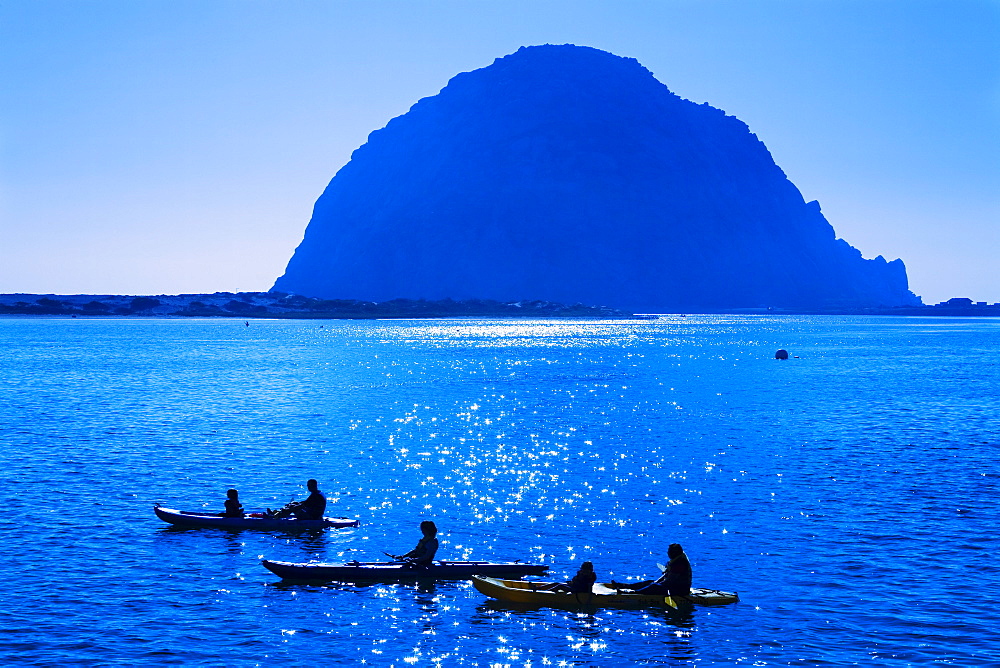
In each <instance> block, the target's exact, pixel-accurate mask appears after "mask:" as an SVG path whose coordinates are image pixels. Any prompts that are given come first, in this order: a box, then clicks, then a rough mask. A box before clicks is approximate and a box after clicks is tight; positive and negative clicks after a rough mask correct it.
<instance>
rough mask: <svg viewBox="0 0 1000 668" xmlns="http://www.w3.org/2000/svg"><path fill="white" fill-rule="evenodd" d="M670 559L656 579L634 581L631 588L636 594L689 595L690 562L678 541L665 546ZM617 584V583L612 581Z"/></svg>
mask: <svg viewBox="0 0 1000 668" xmlns="http://www.w3.org/2000/svg"><path fill="white" fill-rule="evenodd" d="M667 556H668V557H670V561H669V562H668V563H667V567H666V568H664V569H663V575H661V576H660V577H659V578H657V579H656V580H646V581H644V582H636V583H635V584H633V585H631V589H633V590H635V593H636V594H655V595H657V596H660V595H662V596H690V595H691V562H690V561H688V558H687V555H686V554H684V548H683V547H681V546H680V543H671V545H670V547H668V548H667ZM614 584H617V583H614Z"/></svg>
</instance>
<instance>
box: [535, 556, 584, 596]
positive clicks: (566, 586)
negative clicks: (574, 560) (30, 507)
mask: <svg viewBox="0 0 1000 668" xmlns="http://www.w3.org/2000/svg"><path fill="white" fill-rule="evenodd" d="M595 582H597V573H595V572H594V564H593V563H592V562H589V561H585V562H583V563H582V564H580V569H579V570H578V571H577V572H576V575H574V576H573V579H572V580H570V581H569V582H566V583H562V582H557V583H556V584H553V585H549V586H547V587H539V588H538V589H539V590H546V589H547V590H549V591H557V592H563V593H567V594H592V593H593V592H594V583H595Z"/></svg>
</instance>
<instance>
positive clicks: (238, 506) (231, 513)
mask: <svg viewBox="0 0 1000 668" xmlns="http://www.w3.org/2000/svg"><path fill="white" fill-rule="evenodd" d="M225 506H226V512H224V513H222V517H243V504H242V503H240V493H239V492H237V491H236V490H235V489H231V490H229V491H227V492H226V504H225Z"/></svg>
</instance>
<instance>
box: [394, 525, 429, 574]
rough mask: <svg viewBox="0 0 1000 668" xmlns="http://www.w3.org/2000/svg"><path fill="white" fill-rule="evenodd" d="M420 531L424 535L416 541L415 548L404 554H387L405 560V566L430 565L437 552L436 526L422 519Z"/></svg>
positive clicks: (418, 566)
mask: <svg viewBox="0 0 1000 668" xmlns="http://www.w3.org/2000/svg"><path fill="white" fill-rule="evenodd" d="M420 531H421V532H422V533H423V534H424V535H423V536H422V537H421V538H420V540H419V541H417V546H416V547H415V548H413V549H412V550H410V551H409V552H407V553H406V554H401V555H399V556H397V555H394V554H390V555H389V556H390V557H392V558H393V559H395V560H397V561H403V562H405V567H406V568H426V567H427V566H430V565H431V563H433V562H434V555H435V554H437V549H438V539H437V531H438V530H437V526H436V525H435V524H434V522H431V521H430V520H424V521H423V522H421V523H420Z"/></svg>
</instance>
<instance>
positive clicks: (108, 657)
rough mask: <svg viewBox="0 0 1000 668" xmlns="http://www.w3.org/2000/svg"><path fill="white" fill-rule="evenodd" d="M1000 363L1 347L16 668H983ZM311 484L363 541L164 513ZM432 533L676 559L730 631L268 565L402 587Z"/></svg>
mask: <svg viewBox="0 0 1000 668" xmlns="http://www.w3.org/2000/svg"><path fill="white" fill-rule="evenodd" d="M320 324H322V325H323V327H322V328H321V327H320V326H319V325H320ZM236 325H238V326H236ZM998 344H1000V326H998V325H997V323H995V322H994V321H990V320H985V319H984V320H972V319H936V320H930V319H928V320H920V319H916V318H829V317H823V318H809V317H743V316H689V317H686V318H680V317H670V318H664V319H662V320H658V321H636V322H565V321H504V322H500V321H471V320H456V321H420V322H407V321H384V322H380V321H357V322H351V321H341V322H324V323H314V322H305V321H259V322H255V323H254V326H253V327H249V328H247V327H244V326H243V324H242V321H240V322H235V321H234V322H228V321H223V320H205V321H199V320H142V319H122V320H114V319H92V320H88V319H75V320H61V319H27V318H23V319H18V318H8V319H0V371H2V373H0V392H2V396H3V397H4V402H2V403H0V436H2V438H3V442H4V444H5V451H6V452H7V453H8V456H7V458H6V459H5V461H4V467H3V472H2V473H0V475H2V476H3V478H2V482H3V485H2V486H0V490H3V491H2V492H0V501H2V503H3V506H2V507H3V508H4V509H5V512H4V513H0V530H2V531H3V532H4V545H5V548H6V550H5V553H6V554H10V555H13V557H12V559H13V560H14V564H15V566H16V568H17V569H18V571H19V572H24V573H30V577H25V578H15V579H14V580H12V581H10V582H8V585H7V587H6V589H5V592H4V605H3V606H2V609H0V622H2V628H4V629H5V633H4V634H2V635H0V657H4V658H11V657H17V658H18V660H20V661H25V662H43V663H56V662H67V663H102V662H122V663H130V662H137V663H142V662H176V663H181V662H183V663H189V662H190V663H195V662H218V661H219V660H220V657H226V658H225V659H224V660H225V661H227V662H230V663H233V664H239V665H242V664H257V663H267V664H277V663H292V664H322V665H335V664H338V663H344V664H350V665H353V664H357V663H359V662H364V663H369V664H373V665H435V664H437V665H445V664H465V665H485V664H499V665H532V666H538V665H560V662H562V665H613V664H619V663H632V664H639V665H675V664H681V663H694V662H699V663H705V664H733V663H794V662H827V663H834V664H839V663H861V664H864V663H870V662H874V661H883V660H885V661H894V662H899V663H904V664H905V663H929V662H934V661H939V662H951V663H955V664H960V665H968V664H979V663H983V662H987V661H990V660H994V659H995V654H994V652H995V644H996V643H995V641H996V636H995V631H994V629H995V628H997V627H998V626H1000V615H998V613H997V612H996V610H995V607H994V605H993V603H992V599H991V598H990V597H989V596H968V595H967V594H968V591H970V590H972V591H978V592H988V591H996V590H997V589H998V588H1000V570H998V569H997V568H996V567H995V566H994V564H993V561H994V559H993V557H992V549H991V547H992V545H993V544H994V542H995V518H996V517H997V516H998V514H1000V513H998V511H1000V501H998V499H1000V494H998V492H1000V485H998V483H1000V474H998V472H997V467H996V463H995V454H996V448H997V445H998V442H997V437H996V434H997V433H1000V410H998V409H1000V405H998V399H997V397H1000V378H998V376H1000V367H998V366H997V365H995V364H991V363H990V362H989V360H991V359H992V357H993V354H994V352H995V351H996V350H997V349H1000V345H998ZM778 348H784V349H787V350H788V351H789V352H790V353H791V355H793V356H797V357H798V359H790V360H787V361H776V360H774V359H773V356H774V351H775V350H777V349H778ZM310 477H315V478H317V479H318V480H319V481H320V488H321V489H322V490H323V491H324V492H325V493H326V494H327V496H328V497H329V500H330V504H329V508H328V514H331V515H343V516H349V517H357V518H358V519H360V520H361V526H360V527H358V528H356V529H345V530H325V531H318V532H307V533H303V534H284V533H275V532H259V531H220V530H215V529H176V528H168V527H164V526H162V525H160V524H158V521H157V520H156V519H155V517H153V514H152V512H151V508H152V505H153V504H154V503H156V502H161V503H164V504H166V505H170V506H171V507H183V508H187V509H190V510H196V509H198V508H200V507H204V508H212V509H214V508H217V507H220V506H221V500H222V499H223V498H224V495H225V490H226V489H228V488H230V487H236V488H238V489H239V490H240V498H241V500H242V501H243V503H244V505H245V506H246V507H247V509H248V510H259V509H263V508H266V507H278V506H280V505H283V504H284V503H285V502H286V501H287V500H288V499H289V498H290V497H295V498H302V497H304V495H305V489H304V482H305V480H306V479H307V478H310ZM422 519H433V520H434V521H435V522H436V523H437V525H438V527H439V529H440V534H439V538H440V541H441V548H440V552H439V554H440V556H442V557H444V558H448V559H454V560H459V559H484V560H498V561H499V560H504V561H506V560H513V559H521V560H523V561H543V562H545V563H548V564H550V565H551V567H552V568H551V572H550V575H549V576H546V578H544V579H547V580H565V579H568V578H569V577H570V576H571V575H572V574H573V573H574V572H575V571H576V569H577V567H578V566H579V563H580V562H581V561H583V560H590V561H593V562H594V564H595V568H596V570H597V572H598V577H599V578H600V579H602V580H607V579H612V578H613V579H616V580H620V581H634V580H640V579H646V578H649V577H652V576H655V575H656V574H657V572H658V569H657V566H656V564H657V563H658V562H664V561H665V559H666V547H667V545H668V544H669V543H671V542H680V543H682V544H683V545H684V547H685V549H686V551H687V553H688V555H689V556H690V558H691V560H692V562H693V567H694V573H695V585H696V586H707V587H714V588H720V589H725V590H730V591H739V592H740V595H741V599H742V602H740V603H738V604H735V605H730V606H722V607H719V608H696V609H694V610H689V611H685V612H679V611H673V610H659V609H647V610H597V611H573V610H558V609H549V608H541V609H522V608H517V607H513V606H505V605H502V604H499V603H495V602H493V603H491V602H488V601H486V600H484V598H483V597H482V595H480V594H479V593H478V592H476V591H475V589H474V588H473V587H472V585H471V583H469V582H463V581H459V582H439V583H426V582H416V583H407V584H400V585H396V584H391V583H368V584H347V583H340V584H338V583H318V584H317V583H312V584H303V583H298V584H296V583H282V582H280V581H278V580H277V578H276V577H275V576H273V575H272V574H271V573H269V572H268V571H266V570H265V569H264V568H263V567H262V566H261V565H260V563H259V561H260V559H261V558H268V559H277V560H286V561H347V560H350V559H358V560H364V561H378V560H382V559H384V556H383V552H394V553H398V552H401V551H405V550H407V549H409V548H410V547H412V545H413V544H414V543H415V542H416V539H417V538H419V535H420V532H419V528H418V526H419V523H420V521H421V520H422ZM929 564H932V565H933V567H932V568H930V567H929ZM927 591H934V592H936V599H935V601H936V602H935V604H934V605H914V600H916V599H915V597H916V598H919V597H920V596H922V595H923V594H921V593H920V592H927ZM845 601H850V602H851V603H850V604H849V605H845Z"/></svg>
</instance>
